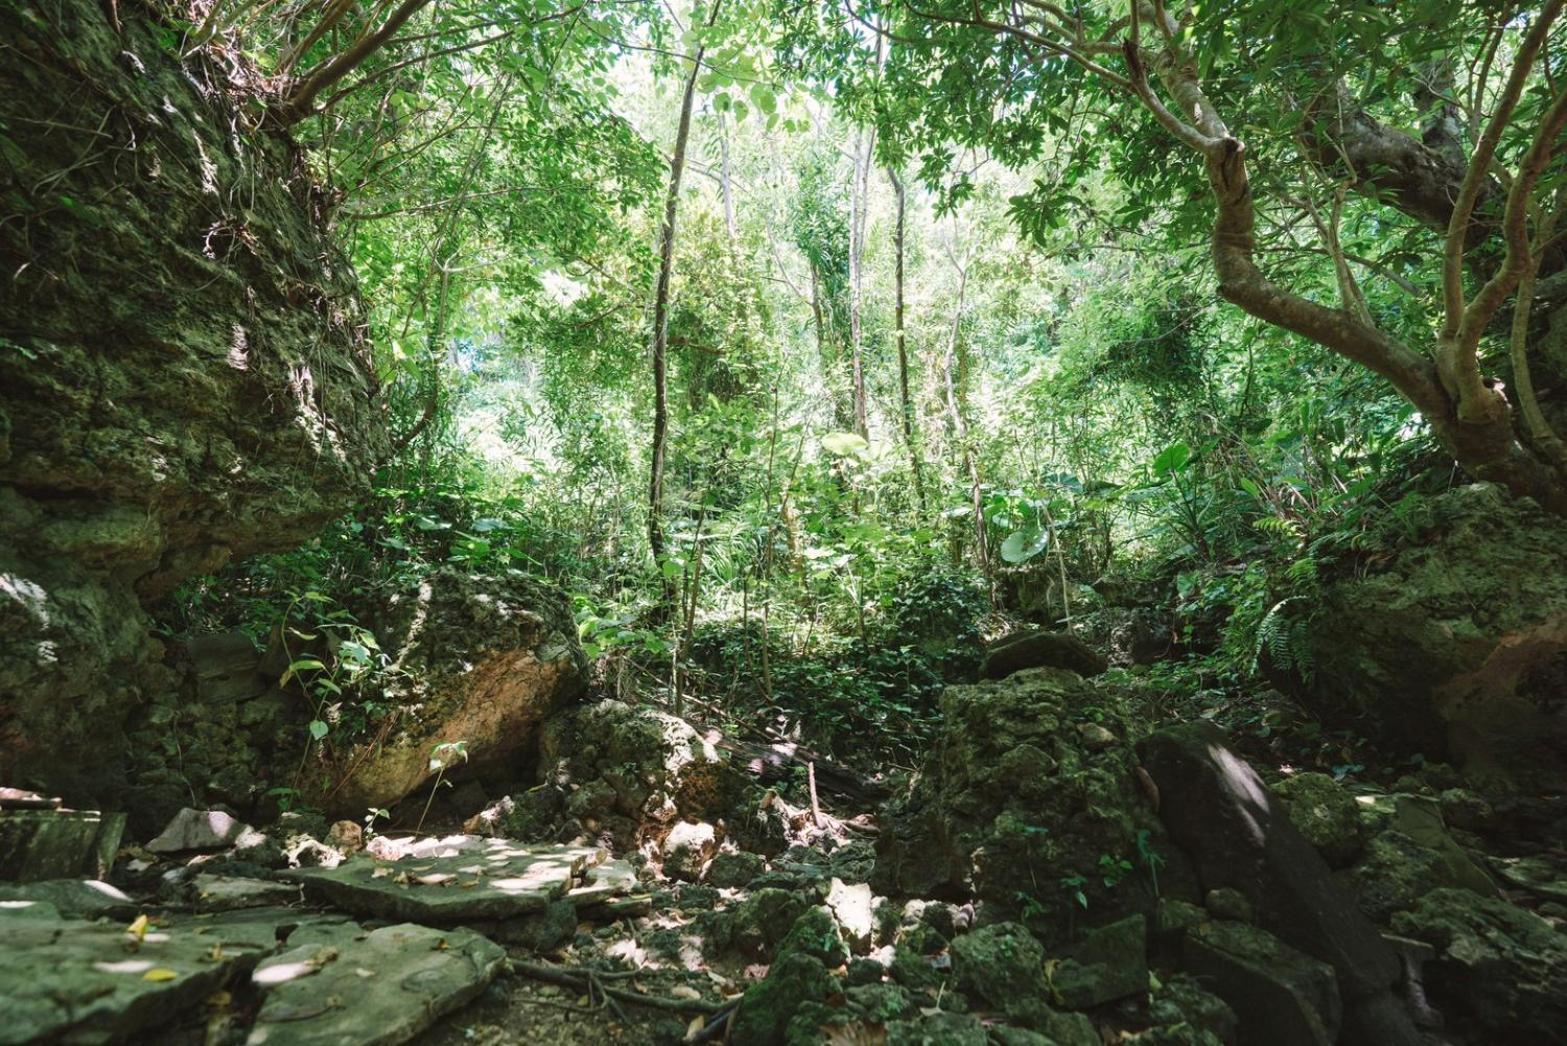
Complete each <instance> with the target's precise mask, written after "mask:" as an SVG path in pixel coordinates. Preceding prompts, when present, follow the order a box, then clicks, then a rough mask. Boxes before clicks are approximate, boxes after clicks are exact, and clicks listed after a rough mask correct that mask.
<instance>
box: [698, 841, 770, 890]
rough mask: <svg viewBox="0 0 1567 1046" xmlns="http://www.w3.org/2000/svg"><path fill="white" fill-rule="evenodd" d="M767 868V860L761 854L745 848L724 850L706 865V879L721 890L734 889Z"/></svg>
mask: <svg viewBox="0 0 1567 1046" xmlns="http://www.w3.org/2000/svg"><path fill="white" fill-rule="evenodd" d="M766 870H767V860H766V859H765V858H764V857H762V855H761V854H754V853H749V852H747V851H745V850H724V851H721V852H720V853H718V854H717V855H716V856H714V858H713V860H712V863H711V864H709V865H708V866H707V881H708V883H710V884H711V885H713V886H716V887H718V888H719V889H721V890H734V889H739V888H740V887H742V886H745V885H746V884H747V883H749V882H750V881H751V880H752V879H755V878H756V877H757V876H758V875H761V874H762V873H763V872H764V871H766Z"/></svg>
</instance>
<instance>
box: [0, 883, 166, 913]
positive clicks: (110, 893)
mask: <svg viewBox="0 0 1567 1046" xmlns="http://www.w3.org/2000/svg"><path fill="white" fill-rule="evenodd" d="M35 905H36V906H41V907H40V910H53V911H55V912H58V913H59V914H61V915H63V916H66V917H68V918H78V919H96V918H98V917H99V916H100V915H110V916H116V917H124V919H125V921H126V922H129V921H130V920H131V919H134V918H135V917H136V912H137V906H136V902H135V901H133V900H132V899H131V898H129V897H127V896H126V895H125V894H124V892H122V891H121V890H120V889H119V888H118V887H115V886H111V885H109V884H108V883H106V882H103V881H102V880H99V879H45V880H43V881H42V882H34V883H0V908H3V909H9V910H11V911H13V912H17V913H18V914H25V911H26V910H27V909H29V908H32V907H34V906H35Z"/></svg>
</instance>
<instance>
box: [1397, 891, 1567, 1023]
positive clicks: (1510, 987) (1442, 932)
mask: <svg viewBox="0 0 1567 1046" xmlns="http://www.w3.org/2000/svg"><path fill="white" fill-rule="evenodd" d="M1393 929H1394V930H1395V931H1396V932H1398V933H1400V934H1403V935H1405V936H1407V937H1412V938H1414V939H1416V940H1419V941H1424V942H1425V943H1427V944H1429V945H1431V946H1433V947H1434V948H1435V949H1436V956H1435V958H1434V959H1433V960H1432V961H1431V962H1429V963H1428V964H1427V965H1426V969H1425V978H1424V983H1425V987H1426V990H1427V991H1428V993H1429V994H1430V997H1431V1001H1432V1002H1433V1003H1435V1004H1436V1006H1437V1007H1438V1008H1439V1009H1440V1010H1441V1011H1442V1012H1443V1014H1444V1015H1446V1016H1448V1017H1450V1018H1456V1019H1458V1020H1459V1021H1461V1022H1463V1023H1465V1024H1469V1025H1472V1026H1473V1027H1474V1028H1475V1029H1476V1030H1478V1031H1479V1033H1480V1035H1481V1037H1482V1038H1483V1039H1484V1040H1485V1041H1490V1042H1553V1041H1557V1040H1559V1039H1560V1037H1561V1034H1562V1029H1563V1028H1564V1027H1567V935H1563V934H1562V933H1560V932H1558V931H1557V930H1555V929H1554V928H1553V927H1552V926H1551V924H1550V923H1548V922H1546V921H1545V920H1544V919H1542V918H1540V917H1539V916H1537V915H1535V914H1533V913H1532V912H1528V911H1525V910H1524V909H1522V908H1519V907H1517V906H1515V905H1511V904H1508V903H1507V902H1506V901H1503V900H1501V899H1500V898H1497V897H1480V896H1478V895H1476V894H1473V893H1471V892H1469V891H1467V890H1458V889H1453V888H1441V889H1436V890H1432V891H1431V892H1430V893H1428V894H1426V895H1425V896H1424V897H1422V898H1420V899H1419V900H1417V901H1416V902H1415V904H1414V906H1413V907H1412V908H1410V909H1409V910H1408V911H1404V912H1400V913H1398V914H1397V915H1395V916H1394V917H1393Z"/></svg>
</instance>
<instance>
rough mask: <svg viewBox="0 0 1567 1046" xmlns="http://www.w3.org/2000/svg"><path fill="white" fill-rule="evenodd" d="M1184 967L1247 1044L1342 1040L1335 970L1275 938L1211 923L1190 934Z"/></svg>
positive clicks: (1316, 1044)
mask: <svg viewBox="0 0 1567 1046" xmlns="http://www.w3.org/2000/svg"><path fill="white" fill-rule="evenodd" d="M1181 965H1182V968H1183V969H1184V970H1185V971H1186V972H1187V973H1189V974H1191V975H1192V976H1194V977H1196V978H1197V980H1198V981H1199V982H1200V983H1201V984H1202V985H1203V986H1204V987H1205V988H1206V989H1207V990H1209V991H1211V992H1213V993H1214V994H1215V995H1217V996H1219V997H1220V998H1221V999H1223V1000H1224V1001H1225V1002H1226V1003H1228V1004H1229V1006H1230V1008H1231V1009H1233V1010H1234V1011H1235V1014H1236V1016H1237V1017H1238V1018H1239V1029H1240V1036H1241V1039H1242V1041H1244V1042H1258V1043H1263V1042H1265V1043H1273V1044H1277V1046H1332V1044H1333V1043H1334V1042H1337V1041H1338V1034H1339V1020H1340V1002H1339V993H1338V982H1337V979H1336V978H1335V977H1334V974H1333V969H1332V967H1330V966H1328V965H1327V964H1326V963H1322V962H1318V961H1317V960H1316V959H1313V958H1311V956H1309V955H1305V954H1302V953H1301V952H1298V951H1296V950H1295V949H1293V948H1291V947H1289V946H1288V945H1287V944H1284V943H1283V942H1282V941H1280V940H1279V939H1278V938H1276V937H1274V936H1273V935H1272V934H1269V933H1266V932H1264V931H1262V930H1259V929H1257V928H1256V927H1254V926H1246V925H1244V924H1242V923H1231V922H1215V923H1210V924H1207V925H1206V926H1204V927H1202V928H1200V929H1198V930H1194V931H1192V932H1190V933H1188V934H1187V935H1186V938H1185V940H1184V942H1183V944H1182V949H1181ZM1417 1041H1418V1040H1417Z"/></svg>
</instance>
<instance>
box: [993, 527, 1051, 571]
mask: <svg viewBox="0 0 1567 1046" xmlns="http://www.w3.org/2000/svg"><path fill="white" fill-rule="evenodd" d="M1049 546H1050V528H1049V527H1042V526H1040V525H1039V524H1038V523H1025V524H1024V525H1023V526H1022V527H1021V528H1019V529H1018V530H1014V531H1013V532H1012V533H1010V534H1008V535H1007V539H1006V540H1005V541H1003V542H1002V543H1001V558H1002V559H1003V560H1005V561H1006V562H1008V563H1011V564H1013V565H1016V564H1018V563H1027V562H1028V561H1029V560H1031V559H1033V558H1034V557H1035V556H1037V555H1039V554H1040V553H1041V552H1043V551H1044V550H1045V549H1046V548H1048V547H1049Z"/></svg>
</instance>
